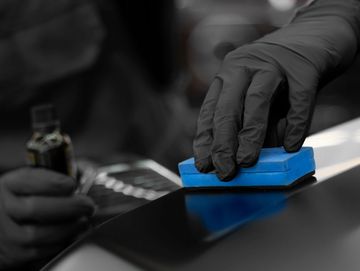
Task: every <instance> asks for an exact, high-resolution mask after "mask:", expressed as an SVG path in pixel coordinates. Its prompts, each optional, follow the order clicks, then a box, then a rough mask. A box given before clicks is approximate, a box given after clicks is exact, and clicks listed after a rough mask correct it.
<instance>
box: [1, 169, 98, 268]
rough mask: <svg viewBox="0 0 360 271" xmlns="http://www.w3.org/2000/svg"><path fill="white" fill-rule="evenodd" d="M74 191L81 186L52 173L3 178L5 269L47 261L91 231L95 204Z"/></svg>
mask: <svg viewBox="0 0 360 271" xmlns="http://www.w3.org/2000/svg"><path fill="white" fill-rule="evenodd" d="M74 190H75V180H73V179H72V178H70V177H68V176H65V175H62V174H59V173H56V172H52V171H49V170H46V169H36V168H23V169H18V170H15V171H11V172H8V173H6V174H5V175H3V176H1V177H0V197H1V198H0V269H3V268H13V267H18V266H21V265H23V264H30V263H33V262H36V261H39V260H43V259H47V258H48V257H51V256H53V255H55V254H56V253H57V252H59V251H60V250H61V249H63V248H64V247H65V246H66V245H68V244H69V242H70V241H72V240H73V239H74V238H75V237H76V235H77V234H79V233H80V232H82V231H84V230H85V229H86V228H87V227H88V217H89V216H91V215H92V214H93V212H94V204H93V202H92V200H91V199H90V198H88V197H86V196H83V195H76V194H73V193H74ZM27 270H30V267H29V268H28V269H27Z"/></svg>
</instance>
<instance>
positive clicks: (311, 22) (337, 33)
mask: <svg viewBox="0 0 360 271" xmlns="http://www.w3.org/2000/svg"><path fill="white" fill-rule="evenodd" d="M331 2H335V1H317V3H316V4H313V5H312V6H310V7H308V8H307V9H304V10H303V12H302V13H299V15H298V16H297V17H296V18H295V20H293V22H292V23H291V24H290V25H288V26H286V27H284V28H282V29H280V30H278V31H275V32H273V33H271V34H269V35H267V36H265V37H264V38H262V39H260V40H257V41H255V42H253V43H251V44H248V45H245V46H242V47H240V48H238V49H236V50H234V51H232V52H230V53H229V54H228V55H227V56H226V58H225V60H224V63H223V66H222V68H221V69H220V72H219V73H218V74H217V76H216V77H215V79H214V81H213V82H212V84H211V86H210V88H209V90H208V93H207V96H206V98H205V101H204V103H203V105H202V108H201V111H200V116H199V120H198V127H197V134H196V138H195V140H194V155H195V164H196V167H197V168H198V170H200V171H201V172H209V171H211V170H214V169H215V170H216V172H217V175H218V177H219V178H220V179H221V180H223V181H228V180H230V179H231V178H232V177H234V175H235V174H236V172H237V169H238V167H239V166H240V167H249V166H252V165H254V164H255V163H256V161H257V159H258V157H259V153H260V150H261V148H262V147H263V145H264V142H265V139H266V137H267V134H269V133H268V131H269V128H271V127H269V123H271V124H272V125H275V126H280V125H279V121H280V120H281V119H283V120H284V121H283V123H282V124H283V125H282V126H283V127H284V128H283V134H284V138H283V142H280V144H279V145H283V146H284V148H285V150H286V151H288V152H294V151H297V150H299V148H300V147H301V146H302V144H303V142H304V140H305V137H306V136H307V133H308V130H309V126H310V122H311V117H312V113H313V109H314V104H315V98H316V93H317V90H318V88H319V86H320V85H322V84H323V83H324V82H326V81H327V80H328V77H331V76H332V75H334V74H335V73H338V72H339V71H341V70H343V69H344V68H346V67H347V66H348V65H349V64H350V63H351V62H352V59H353V58H354V56H355V54H356V51H357V36H356V34H355V31H354V29H353V27H352V25H351V24H349V22H348V20H349V19H350V20H351V19H352V18H346V20H345V19H344V18H342V17H341V16H337V15H332V14H334V13H335V14H336V13H337V10H334V8H335V9H336V8H338V9H339V10H340V11H341V7H337V6H336V5H334V3H331ZM345 2H346V1H345ZM348 2H349V1H347V3H346V4H347V6H346V7H345V8H349V3H348ZM328 3H329V4H328ZM336 3H337V4H338V5H340V6H341V5H342V3H340V1H337V2H336ZM339 3H340V4H339ZM352 3H353V2H352ZM357 5H358V3H357ZM330 11H333V12H330ZM338 13H341V12H338ZM329 14H330V15H329Z"/></svg>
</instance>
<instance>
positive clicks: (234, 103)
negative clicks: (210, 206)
mask: <svg viewBox="0 0 360 271" xmlns="http://www.w3.org/2000/svg"><path fill="white" fill-rule="evenodd" d="M250 77H251V75H250V72H249V71H248V70H246V69H244V68H240V69H239V68H238V69H234V68H233V69H229V70H228V71H227V72H226V73H225V75H224V76H223V89H222V91H221V94H220V97H219V102H218V105H217V107H216V111H215V116H214V140H213V144H212V147H211V154H212V160H213V164H214V167H215V168H216V171H217V175H218V177H219V178H220V179H221V180H222V181H228V180H230V179H231V178H233V177H234V176H235V174H236V171H237V167H236V161H235V156H236V151H237V148H238V141H237V134H238V132H239V130H240V129H241V126H242V114H243V104H244V97H245V94H246V90H247V88H248V86H249V84H250V80H251V78H250Z"/></svg>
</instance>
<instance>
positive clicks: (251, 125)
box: [236, 71, 282, 167]
mask: <svg viewBox="0 0 360 271" xmlns="http://www.w3.org/2000/svg"><path fill="white" fill-rule="evenodd" d="M281 82H282V76H281V74H280V73H278V72H274V71H260V72H258V73H256V75H255V76H254V77H253V80H252V82H251V85H250V87H249V89H248V91H247V94H246V98H245V104H244V120H243V128H242V129H241V131H240V132H239V134H238V142H239V147H238V151H237V154H236V161H237V163H238V165H240V166H241V167H250V166H253V165H254V164H255V163H256V162H257V159H258V157H259V154H260V150H261V148H262V146H263V144H264V140H265V136H266V131H267V127H268V120H269V112H270V106H271V102H272V98H273V96H274V94H275V92H276V90H277V89H278V87H279V85H280V84H281Z"/></svg>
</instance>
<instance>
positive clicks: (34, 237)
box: [21, 219, 89, 247]
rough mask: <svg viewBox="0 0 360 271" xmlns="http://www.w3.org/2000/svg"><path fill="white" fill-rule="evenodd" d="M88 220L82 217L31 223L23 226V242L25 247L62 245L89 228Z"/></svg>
mask: <svg viewBox="0 0 360 271" xmlns="http://www.w3.org/2000/svg"><path fill="white" fill-rule="evenodd" d="M88 225H89V224H88V220H86V219H80V220H77V221H75V222H71V223H65V224H64V223H61V224H56V225H54V224H45V225H39V224H29V225H24V226H22V237H21V239H22V240H21V242H22V245H23V246H25V247H31V246H44V245H54V246H55V245H61V244H64V245H65V244H67V243H68V242H69V241H71V240H73V239H74V238H75V237H76V236H77V235H78V234H79V233H80V232H84V231H85V230H86V229H87V228H88Z"/></svg>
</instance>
